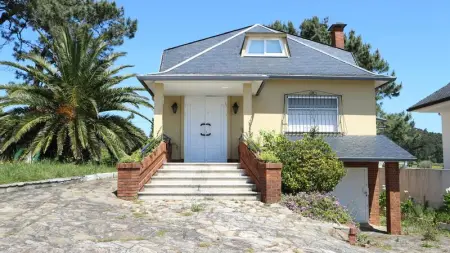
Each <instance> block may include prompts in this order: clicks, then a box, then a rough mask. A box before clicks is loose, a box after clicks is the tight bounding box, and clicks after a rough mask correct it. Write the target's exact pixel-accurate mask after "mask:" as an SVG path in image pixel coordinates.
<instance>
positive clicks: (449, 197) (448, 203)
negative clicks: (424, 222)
mask: <svg viewBox="0 0 450 253" xmlns="http://www.w3.org/2000/svg"><path fill="white" fill-rule="evenodd" d="M441 209H442V210H443V211H447V212H449V213H450V188H449V189H447V193H446V194H444V203H443V205H442V207H441Z"/></svg>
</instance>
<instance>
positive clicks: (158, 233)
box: [156, 230, 167, 237]
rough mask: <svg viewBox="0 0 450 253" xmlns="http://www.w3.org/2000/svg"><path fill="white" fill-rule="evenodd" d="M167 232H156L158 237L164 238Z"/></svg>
mask: <svg viewBox="0 0 450 253" xmlns="http://www.w3.org/2000/svg"><path fill="white" fill-rule="evenodd" d="M166 232H167V231H166V230H159V231H158V232H156V236H158V237H163V236H165V235H166Z"/></svg>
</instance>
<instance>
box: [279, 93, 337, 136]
mask: <svg viewBox="0 0 450 253" xmlns="http://www.w3.org/2000/svg"><path fill="white" fill-rule="evenodd" d="M286 112H287V113H286V118H287V126H286V127H287V129H286V131H285V132H287V133H305V132H309V131H311V130H312V129H313V128H314V129H315V130H316V131H317V132H319V133H338V132H339V96H333V95H316V94H315V93H310V94H308V95H298V94H292V95H287V96H286Z"/></svg>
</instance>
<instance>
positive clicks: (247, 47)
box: [244, 37, 287, 57]
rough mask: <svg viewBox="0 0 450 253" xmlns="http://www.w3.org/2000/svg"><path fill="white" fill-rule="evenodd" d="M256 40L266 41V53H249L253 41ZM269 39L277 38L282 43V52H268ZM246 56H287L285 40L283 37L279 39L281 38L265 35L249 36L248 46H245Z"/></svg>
mask: <svg viewBox="0 0 450 253" xmlns="http://www.w3.org/2000/svg"><path fill="white" fill-rule="evenodd" d="M254 40H262V41H264V53H262V54H252V53H249V49H250V46H251V44H252V41H254ZM268 40H277V41H278V43H279V44H280V47H281V53H267V41H268ZM244 56H272V57H280V56H281V57H287V54H286V49H285V44H284V42H283V41H282V40H281V39H279V38H263V37H260V38H249V39H247V46H246V48H245V54H244Z"/></svg>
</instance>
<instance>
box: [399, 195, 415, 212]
mask: <svg viewBox="0 0 450 253" xmlns="http://www.w3.org/2000/svg"><path fill="white" fill-rule="evenodd" d="M414 205H415V204H414V201H413V199H412V198H408V199H407V200H406V201H403V202H402V203H401V204H400V208H401V212H402V214H405V215H410V214H414V211H415V210H417V209H415V208H414Z"/></svg>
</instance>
